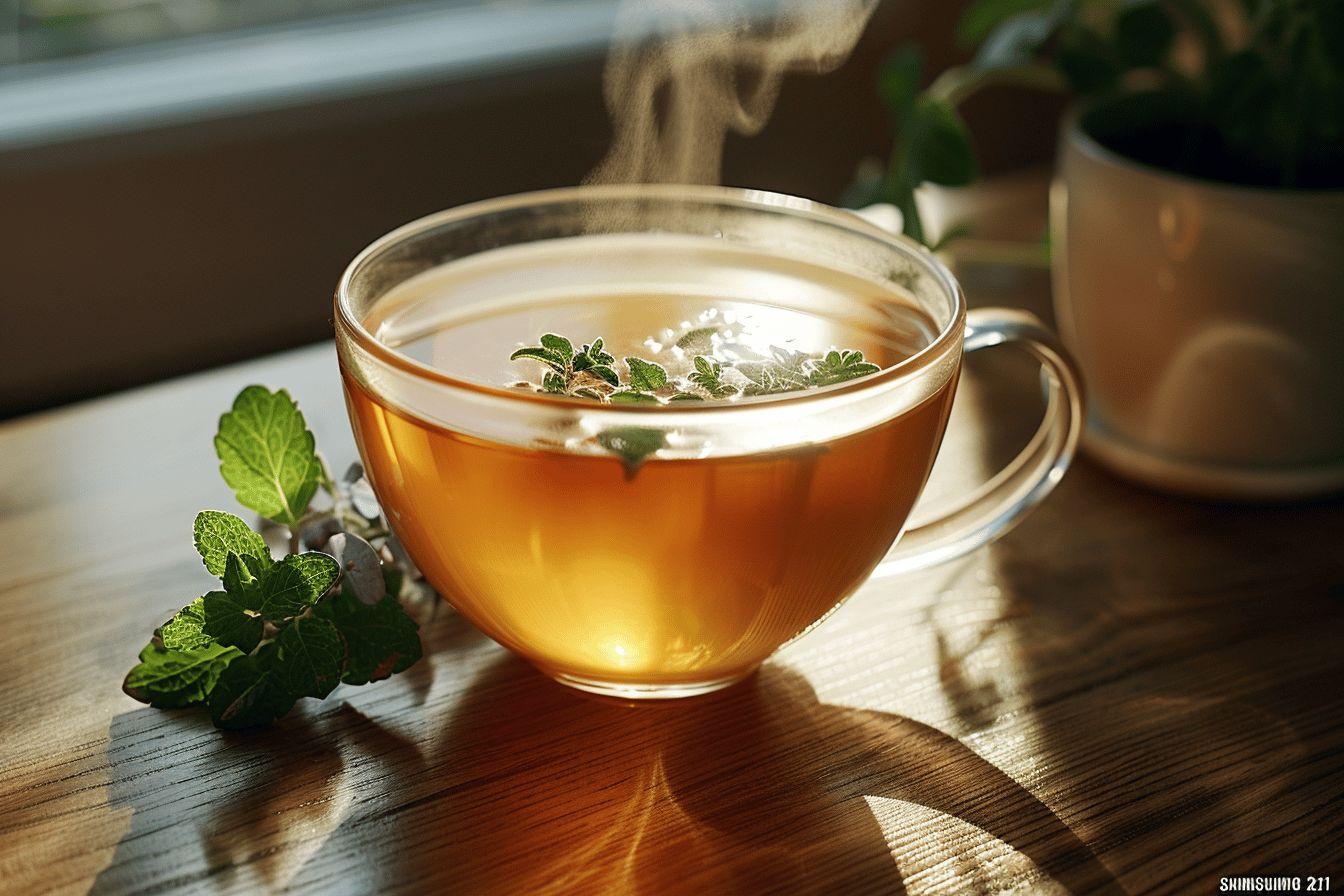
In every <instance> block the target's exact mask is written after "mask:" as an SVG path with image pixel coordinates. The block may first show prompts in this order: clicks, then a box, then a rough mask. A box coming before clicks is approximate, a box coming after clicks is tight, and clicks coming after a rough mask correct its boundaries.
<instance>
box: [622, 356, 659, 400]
mask: <svg viewBox="0 0 1344 896" xmlns="http://www.w3.org/2000/svg"><path fill="white" fill-rule="evenodd" d="M625 366H626V367H628V368H630V388H631V389H634V390H635V391H637V392H655V391H657V390H658V389H661V388H662V387H663V386H666V385H667V371H666V370H664V369H663V366H662V365H661V364H655V363H653V362H652V361H645V360H644V359H643V358H626V359H625Z"/></svg>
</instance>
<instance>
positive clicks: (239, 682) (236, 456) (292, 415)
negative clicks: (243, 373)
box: [123, 344, 601, 728]
mask: <svg viewBox="0 0 1344 896" xmlns="http://www.w3.org/2000/svg"><path fill="white" fill-rule="evenodd" d="M551 347H552V348H555V349H556V350H557V354H558V348H559V347H558V345H556V344H553V345H552V346H551ZM590 349H591V347H589V346H585V347H584V351H585V352H589V351H590ZM600 349H601V347H600V344H599V345H598V346H597V350H598V351H599V352H600ZM572 357H573V352H572V350H571V352H570V355H569V356H567V363H571V364H572ZM215 449H216V453H217V454H218V455H219V459H220V472H221V474H222V475H223V477H224V480H225V482H227V483H228V484H229V486H230V487H231V488H233V489H234V491H235V494H236V495H237V497H238V501H239V503H240V504H242V505H243V506H245V507H248V508H250V509H253V510H255V511H257V512H258V513H260V514H261V515H262V516H263V518H265V519H266V520H269V521H270V522H271V523H272V524H279V525H283V526H284V527H286V528H287V529H288V531H289V543H290V553H289V554H287V555H286V556H284V557H282V558H280V559H279V560H276V559H274V558H273V557H272V556H271V552H270V548H269V547H268V546H267V543H266V540H265V538H264V537H263V536H262V535H261V534H259V533H257V532H255V531H253V529H252V527H250V526H249V525H248V524H247V523H246V522H244V521H243V520H242V519H239V518H238V517H236V516H234V515H232V514H230V513H225V512H223V511H219V510H206V511H202V512H201V513H199V514H197V516H196V520H195V523H194V525H193V527H192V528H193V536H194V539H193V540H194V541H195V544H196V551H197V553H199V554H200V556H201V562H202V563H203V564H204V566H205V568H206V570H207V571H208V572H209V573H210V574H211V575H213V576H216V577H218V578H219V579H220V585H221V586H222V587H221V588H220V589H216V590H212V591H209V592H207V593H206V594H205V595H203V596H202V597H199V598H197V599H196V600H194V601H192V602H191V603H190V604H188V605H187V606H186V607H183V608H182V609H181V610H179V611H178V612H177V613H176V614H174V615H173V617H172V618H171V619H169V620H168V621H167V622H165V623H164V624H163V625H162V626H160V627H159V628H158V629H157V630H156V631H155V633H154V637H153V638H152V639H151V641H150V643H149V644H148V645H146V646H145V648H144V649H143V650H142V651H141V652H140V662H139V664H138V665H136V666H135V667H134V668H133V669H131V671H130V673H129V674H128V675H127V676H126V680H125V683H124V684H123V689H124V690H125V691H126V693H127V694H129V695H130V696H132V697H134V698H135V699H137V700H139V701H141V702H143V703H148V704H150V705H152V706H156V707H160V708H178V707H186V706H203V707H205V708H207V709H208V710H209V712H210V716H211V718H212V720H213V721H214V723H215V725H217V726H218V727H220V728H248V727H252V726H255V725H264V724H267V723H269V722H272V721H274V720H275V719H278V718H279V717H280V716H283V715H284V714H285V713H287V712H289V710H290V709H291V708H292V707H293V706H294V704H295V703H296V702H297V701H298V700H300V699H301V698H303V697H316V698H319V699H321V698H324V697H326V696H327V695H328V694H330V693H331V691H332V690H333V689H334V688H335V687H336V685H337V684H339V683H341V682H344V683H346V684H351V685H359V684H367V683H368V682H371V681H377V680H380V679H383V678H387V677H389V676H390V675H393V674H395V673H397V672H401V671H404V670H405V669H407V668H408V667H410V666H411V665H412V664H413V663H415V662H416V661H417V660H418V659H420V656H421V653H422V648H421V645H420V637H419V634H418V629H419V626H418V625H417V624H416V622H415V620H414V619H412V618H411V617H410V615H408V614H407V612H406V610H405V609H404V608H403V607H402V604H401V602H400V600H399V598H400V596H401V595H402V594H403V593H405V592H410V591H414V590H416V588H417V587H419V586H417V585H416V584H414V583H415V581H416V580H417V579H418V577H419V574H418V572H417V571H416V570H415V569H414V566H413V565H412V564H411V563H410V561H409V558H406V557H405V552H404V550H403V549H402V548H401V546H400V544H398V543H397V542H396V539H395V537H394V536H393V535H392V534H391V532H390V531H389V530H388V528H387V526H386V523H385V521H384V520H383V519H382V515H381V511H379V510H378V508H377V506H376V502H374V501H373V498H372V490H371V489H369V487H368V484H367V482H365V481H364V479H363V477H362V471H360V470H359V469H358V468H357V467H356V468H352V470H351V472H350V473H348V474H347V475H346V477H345V479H344V480H343V483H342V484H338V483H336V482H335V481H334V480H333V479H332V477H331V475H330V474H329V473H328V472H327V470H326V466H325V465H324V464H323V462H322V459H321V457H320V456H319V455H318V454H317V451H316V446H315V443H314V439H313V436H312V433H311V432H310V431H309V430H308V426H307V423H306V422H305V420H304V418H303V414H302V413H301V412H300V411H299V409H298V406H297V405H296V404H295V403H294V401H293V399H291V398H290V397H289V394H288V393H287V392H285V391H284V390H280V391H277V392H271V391H270V390H268V389H266V388H264V387H262V386H249V387H248V388H246V389H244V390H243V391H242V392H241V393H239V395H238V397H237V399H235V401H234V403H233V407H232V408H231V410H230V411H228V412H227V413H226V414H224V415H223V417H221V418H220V423H219V432H218V434H217V435H216V436H215ZM319 490H320V491H321V492H322V493H324V494H325V502H324V504H323V506H321V507H314V498H315V497H317V496H318V493H319ZM302 544H306V545H308V547H310V548H312V550H308V551H300V546H301V545H302ZM375 544H381V547H375Z"/></svg>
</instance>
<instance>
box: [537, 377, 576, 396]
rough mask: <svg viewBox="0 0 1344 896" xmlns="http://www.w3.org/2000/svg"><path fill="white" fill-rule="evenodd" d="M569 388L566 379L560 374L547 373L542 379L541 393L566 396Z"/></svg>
mask: <svg viewBox="0 0 1344 896" xmlns="http://www.w3.org/2000/svg"><path fill="white" fill-rule="evenodd" d="M567 388H569V386H568V383H566V381H565V378H564V377H563V376H561V375H560V374H558V373H546V374H544V375H543V376H542V378H541V391H543V392H549V393H550V394H552V395H564V394H565V390H566V389H567Z"/></svg>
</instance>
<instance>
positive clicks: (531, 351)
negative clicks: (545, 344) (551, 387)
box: [509, 347, 569, 374]
mask: <svg viewBox="0 0 1344 896" xmlns="http://www.w3.org/2000/svg"><path fill="white" fill-rule="evenodd" d="M523 358H526V359H530V360H532V361H540V362H541V363H543V364H545V365H547V366H548V367H550V368H551V369H553V370H554V371H555V372H556V373H560V374H564V373H568V372H569V358H567V357H565V356H564V355H561V354H559V353H558V352H555V351H552V350H551V349H548V348H536V347H528V348H520V349H518V350H517V351H516V352H514V353H513V354H511V355H509V360H510V361H517V360H519V359H523Z"/></svg>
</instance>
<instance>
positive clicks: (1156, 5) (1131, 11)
mask: <svg viewBox="0 0 1344 896" xmlns="http://www.w3.org/2000/svg"><path fill="white" fill-rule="evenodd" d="M1175 40H1176V25H1175V23H1174V22H1172V20H1171V16H1170V15H1168V14H1167V10H1166V8H1165V7H1164V6H1163V4H1162V0H1137V2H1130V3H1127V4H1125V5H1124V6H1122V7H1121V8H1120V10H1119V12H1117V13H1116V17H1115V44H1116V49H1117V50H1118V52H1119V54H1120V59H1121V61H1122V62H1124V63H1125V64H1126V65H1128V66H1131V67H1136V68H1140V67H1149V66H1156V65H1161V64H1162V62H1163V61H1164V60H1165V59H1166V58H1167V54H1168V53H1170V52H1171V45H1172V43H1173V42H1174V41H1175Z"/></svg>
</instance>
